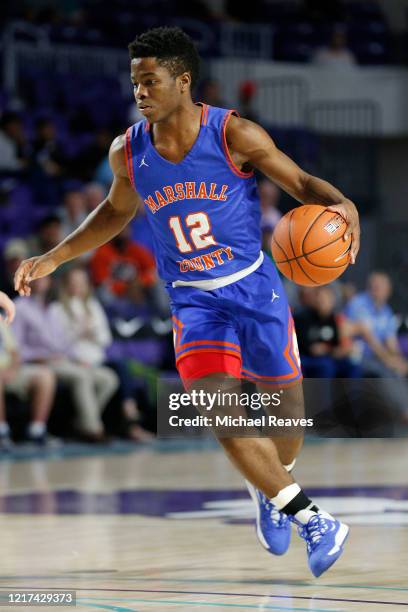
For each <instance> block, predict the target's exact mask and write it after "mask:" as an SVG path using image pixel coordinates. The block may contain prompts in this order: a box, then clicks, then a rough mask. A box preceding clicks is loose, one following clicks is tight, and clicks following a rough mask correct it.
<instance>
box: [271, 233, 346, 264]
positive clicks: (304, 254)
mask: <svg viewBox="0 0 408 612" xmlns="http://www.w3.org/2000/svg"><path fill="white" fill-rule="evenodd" d="M342 238H343V236H338V237H337V238H335V239H334V240H332V241H331V242H328V243H327V244H324V245H323V246H319V247H317V248H316V249H313V251H309V252H308V253H302V255H296V257H290V258H289V259H285V260H282V261H277V262H276V263H277V264H278V263H286V262H289V261H295V260H296V259H300V258H301V257H305V258H306V259H307V255H314V253H317V252H318V251H320V250H321V249H325V248H326V247H328V246H331V245H332V244H335V243H336V242H337V241H338V240H342ZM282 251H283V249H282ZM283 252H284V253H285V251H283ZM285 255H286V253H285ZM307 261H309V260H308V259H307ZM309 263H311V264H312V265H315V264H314V263H313V262H312V261H309ZM335 267H336V266H335Z"/></svg>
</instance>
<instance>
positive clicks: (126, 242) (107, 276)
mask: <svg viewBox="0 0 408 612" xmlns="http://www.w3.org/2000/svg"><path fill="white" fill-rule="evenodd" d="M130 232H131V228H130V227H129V226H127V227H126V228H125V229H123V230H122V231H121V232H120V234H118V235H117V236H116V237H115V238H114V239H113V240H111V242H109V243H108V244H104V245H103V246H101V247H99V249H97V250H96V252H95V254H94V255H93V257H92V259H91V273H92V279H93V282H94V283H95V285H96V286H97V287H98V288H99V290H100V295H102V296H103V301H106V302H107V303H109V302H110V301H112V299H113V298H115V297H119V298H127V299H128V300H130V301H131V302H132V301H134V302H135V303H138V302H140V301H141V300H142V299H143V296H142V294H143V289H145V288H149V287H152V286H154V285H155V284H156V282H157V274H156V263H155V260H154V257H153V255H152V254H151V253H150V251H148V250H147V249H146V248H145V247H143V246H142V245H140V244H138V243H137V242H134V241H133V240H131V238H130Z"/></svg>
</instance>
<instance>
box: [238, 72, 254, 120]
mask: <svg viewBox="0 0 408 612" xmlns="http://www.w3.org/2000/svg"><path fill="white" fill-rule="evenodd" d="M256 91H257V90H256V83H255V81H242V83H240V85H239V89H238V99H239V105H238V110H239V114H240V115H241V117H243V118H244V119H250V120H251V121H258V115H257V113H256V111H255V110H254V108H253V104H254V98H255V96H256Z"/></svg>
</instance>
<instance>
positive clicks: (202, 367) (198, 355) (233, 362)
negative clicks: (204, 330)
mask: <svg viewBox="0 0 408 612" xmlns="http://www.w3.org/2000/svg"><path fill="white" fill-rule="evenodd" d="M205 350H206V349H205ZM202 353H203V351H202V350H201V351H197V352H192V353H189V354H188V355H187V356H184V355H183V357H182V358H180V359H179V360H178V362H177V369H178V372H179V374H180V378H181V380H182V381H183V384H184V387H185V388H186V389H188V388H189V387H191V385H192V384H193V382H194V381H195V380H198V379H199V378H203V377H204V376H209V375H210V374H228V375H229V376H233V377H234V378H240V375H241V357H240V356H239V355H237V354H236V353H234V354H230V353H229V352H228V351H219V352H217V351H216V350H212V349H211V350H210V352H209V353H207V354H204V355H203V354H202Z"/></svg>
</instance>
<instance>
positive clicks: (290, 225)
mask: <svg viewBox="0 0 408 612" xmlns="http://www.w3.org/2000/svg"><path fill="white" fill-rule="evenodd" d="M295 210H296V208H294V209H293V210H292V212H291V214H290V216H289V243H290V247H291V249H292V252H293V253H295V249H294V248H293V242H292V217H293V213H294V212H295ZM302 244H303V243H302ZM295 261H296V263H297V265H298V266H299V268H300V270H301V271H302V273H303V274H304V275H305V276H306V278H308V279H309V280H310V281H311V282H312V283H313V284H314V285H318V284H319V283H318V282H317V281H315V280H314V279H313V278H312V277H311V276H309V274H308V273H307V272H305V271H304V269H303V268H302V266H301V265H300V263H299V261H298V260H297V259H296V260H295ZM309 263H310V262H309Z"/></svg>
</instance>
